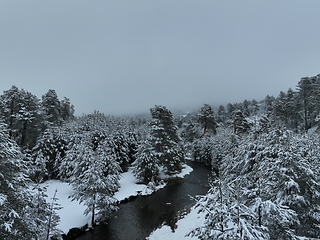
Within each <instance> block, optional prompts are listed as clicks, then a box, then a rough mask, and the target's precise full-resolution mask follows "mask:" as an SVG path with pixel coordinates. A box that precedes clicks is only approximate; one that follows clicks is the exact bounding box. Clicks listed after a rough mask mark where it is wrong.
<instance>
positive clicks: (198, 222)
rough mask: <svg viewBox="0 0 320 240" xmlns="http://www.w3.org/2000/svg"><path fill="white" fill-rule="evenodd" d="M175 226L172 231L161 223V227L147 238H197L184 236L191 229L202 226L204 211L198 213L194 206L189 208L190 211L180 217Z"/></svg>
mask: <svg viewBox="0 0 320 240" xmlns="http://www.w3.org/2000/svg"><path fill="white" fill-rule="evenodd" d="M176 224H177V228H176V229H175V231H174V232H172V230H171V228H170V227H169V226H167V225H163V226H162V227H161V228H158V229H156V230H155V231H154V232H152V233H151V235H150V236H149V237H148V239H149V240H162V239H170V240H181V239H198V238H196V237H189V236H186V235H187V234H188V233H190V232H191V231H192V230H193V229H195V228H197V227H200V226H203V224H204V213H200V214H198V210H197V209H195V208H194V207H192V208H191V210H190V213H189V214H187V215H186V216H185V217H184V218H182V219H180V220H179V221H178V222H177V223H176Z"/></svg>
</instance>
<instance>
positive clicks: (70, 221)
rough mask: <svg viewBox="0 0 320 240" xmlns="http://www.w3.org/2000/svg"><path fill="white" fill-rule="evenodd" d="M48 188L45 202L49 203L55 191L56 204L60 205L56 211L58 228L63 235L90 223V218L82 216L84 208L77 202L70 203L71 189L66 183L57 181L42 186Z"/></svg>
mask: <svg viewBox="0 0 320 240" xmlns="http://www.w3.org/2000/svg"><path fill="white" fill-rule="evenodd" d="M42 185H43V186H48V188H47V195H48V198H47V201H48V202H51V201H52V200H51V199H52V197H53V195H54V192H55V190H56V189H57V194H56V197H57V198H58V201H57V203H58V204H60V206H61V207H62V209H60V210H58V211H57V214H58V215H59V216H60V223H59V225H58V228H59V229H61V230H62V231H63V232H64V233H68V231H69V229H71V228H74V227H81V226H84V225H85V224H87V223H88V222H90V216H89V215H88V216H84V215H83V212H84V210H85V206H83V205H82V204H79V202H78V201H71V199H70V198H68V197H69V196H70V195H71V193H72V187H71V186H70V185H69V184H68V183H64V182H61V181H58V180H50V181H47V182H45V183H43V184H42Z"/></svg>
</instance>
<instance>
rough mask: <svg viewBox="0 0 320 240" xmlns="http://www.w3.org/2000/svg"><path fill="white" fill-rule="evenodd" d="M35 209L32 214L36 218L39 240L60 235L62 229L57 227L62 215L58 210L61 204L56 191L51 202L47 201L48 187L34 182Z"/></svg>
mask: <svg viewBox="0 0 320 240" xmlns="http://www.w3.org/2000/svg"><path fill="white" fill-rule="evenodd" d="M33 191H34V193H35V194H34V195H33V201H32V202H33V211H32V213H31V214H32V215H33V216H34V217H35V218H36V225H34V226H33V227H34V231H35V232H36V233H37V238H36V239H37V240H49V239H50V237H59V236H61V234H62V231H61V230H60V229H58V228H57V226H58V224H59V222H60V217H59V215H58V214H57V212H56V211H57V210H60V209H61V206H60V205H59V204H58V203H57V200H58V199H57V198H56V193H57V190H56V191H55V193H54V196H53V197H52V198H51V200H52V201H51V202H50V203H48V202H47V201H46V198H47V193H46V192H47V187H45V186H42V185H40V184H34V187H33Z"/></svg>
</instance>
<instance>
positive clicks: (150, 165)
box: [133, 140, 160, 184]
mask: <svg viewBox="0 0 320 240" xmlns="http://www.w3.org/2000/svg"><path fill="white" fill-rule="evenodd" d="M135 157H136V160H135V162H134V163H133V166H134V170H133V174H134V175H135V177H137V178H138V179H140V180H141V181H142V182H144V183H145V184H148V183H149V182H156V181H157V180H158V178H159V171H160V164H159V160H158V158H157V156H156V153H155V152H154V150H153V148H152V146H151V144H150V143H149V142H148V140H146V141H144V142H142V143H141V144H140V145H139V147H138V150H137V153H136V155H135Z"/></svg>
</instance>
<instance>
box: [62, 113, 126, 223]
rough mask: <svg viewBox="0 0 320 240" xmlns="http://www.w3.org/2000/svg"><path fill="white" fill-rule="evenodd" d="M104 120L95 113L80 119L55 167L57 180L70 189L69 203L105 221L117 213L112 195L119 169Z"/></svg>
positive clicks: (102, 116) (117, 179)
mask: <svg viewBox="0 0 320 240" xmlns="http://www.w3.org/2000/svg"><path fill="white" fill-rule="evenodd" d="M107 121H108V119H107V118H106V117H105V116H104V115H103V114H100V113H98V112H95V113H93V114H90V115H87V116H84V117H82V118H81V119H80V121H78V122H77V124H78V125H77V126H76V127H74V128H73V132H72V133H71V135H72V138H70V144H69V146H68V150H67V151H66V152H65V157H64V158H63V159H62V162H61V165H60V167H59V171H60V176H61V177H62V178H63V179H65V180H67V181H68V182H69V183H70V184H71V185H72V187H73V190H74V193H73V194H72V196H71V197H72V199H75V200H79V201H80V202H82V203H83V204H84V205H85V206H86V207H87V208H86V210H85V214H86V215H87V214H89V213H91V217H92V220H91V224H92V225H95V221H96V217H100V218H102V219H103V218H105V217H107V216H108V214H109V213H110V211H112V210H115V209H117V207H116V201H117V200H116V199H114V198H113V195H114V193H115V192H116V191H117V190H118V188H119V180H120V173H121V168H120V166H119V162H118V161H117V156H116V154H115V149H114V144H112V139H109V138H108V137H107V136H108V135H110V134H109V132H108V131H109V128H108V127H106V126H107V125H108V122H107Z"/></svg>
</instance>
